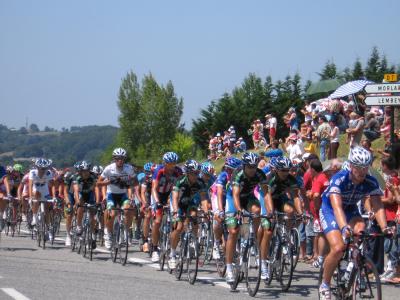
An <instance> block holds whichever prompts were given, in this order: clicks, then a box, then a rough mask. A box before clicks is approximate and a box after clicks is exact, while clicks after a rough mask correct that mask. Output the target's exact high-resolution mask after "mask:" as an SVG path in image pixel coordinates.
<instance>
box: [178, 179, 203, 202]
mask: <svg viewBox="0 0 400 300" xmlns="http://www.w3.org/2000/svg"><path fill="white" fill-rule="evenodd" d="M173 191H174V192H178V193H179V199H178V205H179V207H180V208H189V207H191V206H198V205H199V204H200V203H199V200H200V197H195V196H196V195H198V194H200V193H206V192H207V187H206V184H205V183H204V181H203V179H201V178H197V181H196V182H194V183H190V182H189V179H188V177H187V176H183V177H181V178H180V179H178V181H177V182H176V184H175V186H174V188H173Z"/></svg>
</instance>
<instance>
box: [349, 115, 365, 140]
mask: <svg viewBox="0 0 400 300" xmlns="http://www.w3.org/2000/svg"><path fill="white" fill-rule="evenodd" d="M363 130H364V118H363V117H360V116H359V115H358V114H357V113H355V112H352V113H350V121H349V128H347V130H346V132H347V133H349V134H350V147H355V146H358V145H360V142H361V138H362V135H363Z"/></svg>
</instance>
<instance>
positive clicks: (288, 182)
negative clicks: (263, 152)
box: [267, 172, 300, 212]
mask: <svg viewBox="0 0 400 300" xmlns="http://www.w3.org/2000/svg"><path fill="white" fill-rule="evenodd" d="M267 183H268V188H269V190H270V191H271V195H272V201H273V203H274V207H275V209H276V210H278V211H280V212H283V207H284V205H285V204H289V205H292V206H293V200H294V198H295V197H296V196H297V195H295V194H294V191H296V190H298V189H299V188H300V186H299V182H298V180H297V179H296V178H295V177H293V176H292V175H290V174H289V175H288V176H287V177H286V179H285V180H281V179H280V178H279V176H278V174H277V173H276V172H270V173H269V174H268V176H267ZM288 194H289V196H288Z"/></svg>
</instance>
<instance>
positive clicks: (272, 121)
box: [268, 113, 278, 144]
mask: <svg viewBox="0 0 400 300" xmlns="http://www.w3.org/2000/svg"><path fill="white" fill-rule="evenodd" d="M268 121H269V143H270V144H271V143H272V142H273V141H275V137H276V129H277V126H278V121H277V119H276V118H275V114H274V113H270V114H269V119H268Z"/></svg>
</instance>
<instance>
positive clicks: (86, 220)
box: [78, 203, 98, 260]
mask: <svg viewBox="0 0 400 300" xmlns="http://www.w3.org/2000/svg"><path fill="white" fill-rule="evenodd" d="M78 207H83V210H84V212H83V220H82V235H81V236H80V237H79V243H80V246H79V248H81V250H82V256H83V257H86V254H89V259H90V260H92V259H93V243H96V238H94V239H93V232H94V230H93V228H92V223H91V216H92V215H93V214H94V211H97V210H98V208H97V205H96V204H89V203H85V204H83V205H78Z"/></svg>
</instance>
